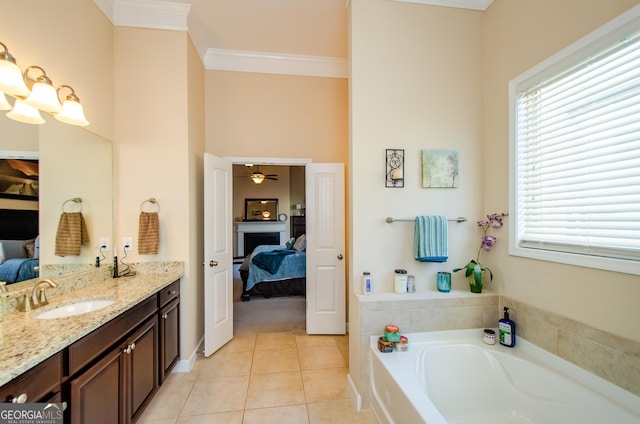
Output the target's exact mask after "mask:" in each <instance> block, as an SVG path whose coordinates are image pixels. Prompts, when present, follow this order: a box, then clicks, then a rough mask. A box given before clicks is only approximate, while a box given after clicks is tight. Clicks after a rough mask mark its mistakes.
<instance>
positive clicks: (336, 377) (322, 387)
mask: <svg viewBox="0 0 640 424" xmlns="http://www.w3.org/2000/svg"><path fill="white" fill-rule="evenodd" d="M348 371H349V370H348V368H330V369H324V370H308V371H302V383H303V384H304V395H305V398H306V400H307V403H314V402H322V401H327V400H337V399H349V393H348V392H347V373H348Z"/></svg>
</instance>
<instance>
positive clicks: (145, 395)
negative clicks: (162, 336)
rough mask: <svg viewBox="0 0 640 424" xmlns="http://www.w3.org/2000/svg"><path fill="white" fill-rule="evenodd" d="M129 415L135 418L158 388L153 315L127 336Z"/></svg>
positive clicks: (156, 350)
mask: <svg viewBox="0 0 640 424" xmlns="http://www.w3.org/2000/svg"><path fill="white" fill-rule="evenodd" d="M127 340H128V347H130V350H129V351H128V352H126V355H127V356H128V362H129V382H128V384H127V385H128V386H129V396H130V397H129V405H130V411H131V412H130V417H131V418H136V417H137V416H138V415H139V414H140V413H141V412H142V409H143V407H144V406H146V404H147V403H148V402H149V401H151V398H152V397H153V395H154V394H155V392H156V390H158V325H157V319H156V317H155V316H154V317H153V318H152V319H149V320H148V321H147V322H146V323H145V324H143V326H142V327H140V328H139V329H138V330H136V331H135V332H134V333H133V334H132V335H131V336H130V337H128V338H127Z"/></svg>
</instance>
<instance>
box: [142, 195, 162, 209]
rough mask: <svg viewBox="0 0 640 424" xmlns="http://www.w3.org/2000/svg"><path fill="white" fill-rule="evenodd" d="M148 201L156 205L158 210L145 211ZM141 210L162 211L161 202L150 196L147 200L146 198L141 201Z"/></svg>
mask: <svg viewBox="0 0 640 424" xmlns="http://www.w3.org/2000/svg"><path fill="white" fill-rule="evenodd" d="M146 203H151V204H153V205H156V208H155V209H156V210H154V211H145V210H144V205H145V204H146ZM140 212H160V203H158V201H157V200H156V199H155V197H150V198H148V199H147V200H145V201H144V202H142V203H140Z"/></svg>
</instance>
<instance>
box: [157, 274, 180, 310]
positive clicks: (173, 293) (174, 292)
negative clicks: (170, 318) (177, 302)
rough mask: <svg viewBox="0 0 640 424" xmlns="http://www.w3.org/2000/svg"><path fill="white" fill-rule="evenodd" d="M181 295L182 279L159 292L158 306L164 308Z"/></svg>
mask: <svg viewBox="0 0 640 424" xmlns="http://www.w3.org/2000/svg"><path fill="white" fill-rule="evenodd" d="M178 296H180V280H178V281H174V282H173V283H171V284H169V285H168V286H167V287H165V288H163V289H162V290H160V292H159V293H158V306H159V307H160V308H162V307H163V306H164V305H166V304H167V303H169V302H171V301H172V300H173V299H175V298H176V297H178Z"/></svg>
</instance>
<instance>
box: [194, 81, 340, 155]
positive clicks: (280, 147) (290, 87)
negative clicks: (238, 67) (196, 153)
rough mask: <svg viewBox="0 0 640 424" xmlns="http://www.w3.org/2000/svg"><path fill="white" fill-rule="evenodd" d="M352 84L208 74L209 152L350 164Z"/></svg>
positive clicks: (206, 105)
mask: <svg viewBox="0 0 640 424" xmlns="http://www.w3.org/2000/svg"><path fill="white" fill-rule="evenodd" d="M347 107H348V100H347V80H346V79H342V78H320V77H302V76H291V75H271V74H255V73H247V72H223V71H207V72H206V75H205V110H206V129H207V136H206V137H207V145H206V150H207V152H208V153H212V154H214V155H217V156H236V157H238V156H245V157H281V158H311V159H312V160H313V162H342V163H346V162H347V128H348V127H347V122H348V121H347V119H348V115H347Z"/></svg>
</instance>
